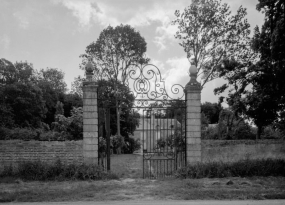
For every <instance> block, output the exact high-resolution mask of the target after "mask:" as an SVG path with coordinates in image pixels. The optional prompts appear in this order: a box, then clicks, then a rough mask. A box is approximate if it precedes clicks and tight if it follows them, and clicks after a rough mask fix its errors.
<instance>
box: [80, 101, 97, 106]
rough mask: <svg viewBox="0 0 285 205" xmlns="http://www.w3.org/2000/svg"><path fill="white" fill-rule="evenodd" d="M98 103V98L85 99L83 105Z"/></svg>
mask: <svg viewBox="0 0 285 205" xmlns="http://www.w3.org/2000/svg"><path fill="white" fill-rule="evenodd" d="M86 105H97V99H83V106H86Z"/></svg>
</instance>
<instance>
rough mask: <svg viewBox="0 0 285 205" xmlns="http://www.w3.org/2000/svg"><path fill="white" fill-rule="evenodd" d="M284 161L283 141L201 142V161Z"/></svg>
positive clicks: (284, 143)
mask: <svg viewBox="0 0 285 205" xmlns="http://www.w3.org/2000/svg"><path fill="white" fill-rule="evenodd" d="M245 158H249V159H261V158H282V159H285V141H284V140H258V141H255V140H202V161H203V162H207V161H224V162H225V161H237V160H241V159H245Z"/></svg>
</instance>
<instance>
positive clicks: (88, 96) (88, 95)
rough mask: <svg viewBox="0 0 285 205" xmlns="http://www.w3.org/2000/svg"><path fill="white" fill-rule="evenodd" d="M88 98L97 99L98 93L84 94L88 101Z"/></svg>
mask: <svg viewBox="0 0 285 205" xmlns="http://www.w3.org/2000/svg"><path fill="white" fill-rule="evenodd" d="M87 98H96V99H97V91H96V92H94V91H93V92H92V91H91V92H90V91H88V92H84V93H83V99H87Z"/></svg>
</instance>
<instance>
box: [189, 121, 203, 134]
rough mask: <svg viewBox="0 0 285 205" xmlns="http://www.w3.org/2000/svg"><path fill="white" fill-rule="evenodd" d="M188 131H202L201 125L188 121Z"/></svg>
mask: <svg viewBox="0 0 285 205" xmlns="http://www.w3.org/2000/svg"><path fill="white" fill-rule="evenodd" d="M186 129H187V132H201V126H200V125H189V124H188V122H187V128H186Z"/></svg>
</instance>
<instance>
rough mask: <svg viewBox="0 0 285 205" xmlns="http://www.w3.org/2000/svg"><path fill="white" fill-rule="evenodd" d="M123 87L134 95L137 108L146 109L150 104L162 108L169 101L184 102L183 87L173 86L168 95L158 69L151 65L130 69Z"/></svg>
mask: <svg viewBox="0 0 285 205" xmlns="http://www.w3.org/2000/svg"><path fill="white" fill-rule="evenodd" d="M125 85H126V86H128V87H129V89H130V91H131V92H132V94H133V95H134V97H135V106H137V107H148V106H150V104H152V105H154V104H156V106H162V107H163V106H165V105H166V104H167V103H168V102H171V101H185V99H184V98H185V93H184V87H183V86H182V85H180V84H174V85H172V86H171V87H170V89H169V91H170V94H169V93H168V92H167V89H166V84H165V81H164V79H163V78H162V75H161V72H160V70H159V68H158V67H157V66H155V65H153V64H145V65H137V66H135V67H134V68H132V69H130V70H129V71H128V73H127V76H126V81H125Z"/></svg>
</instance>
